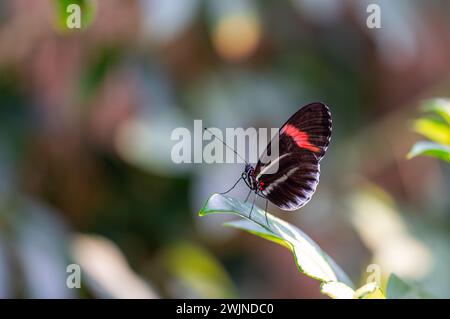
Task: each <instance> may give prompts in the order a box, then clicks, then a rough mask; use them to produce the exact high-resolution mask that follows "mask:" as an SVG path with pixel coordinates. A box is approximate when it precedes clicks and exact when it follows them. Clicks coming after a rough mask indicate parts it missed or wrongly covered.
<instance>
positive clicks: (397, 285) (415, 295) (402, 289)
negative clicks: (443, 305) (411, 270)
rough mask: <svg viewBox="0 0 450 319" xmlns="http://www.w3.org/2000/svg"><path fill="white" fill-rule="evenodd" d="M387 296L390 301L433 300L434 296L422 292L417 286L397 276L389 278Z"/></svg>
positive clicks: (392, 275) (393, 275)
mask: <svg viewBox="0 0 450 319" xmlns="http://www.w3.org/2000/svg"><path fill="white" fill-rule="evenodd" d="M386 295H387V298H388V299H425V298H433V296H432V295H430V294H428V293H426V292H424V291H422V290H421V289H419V288H418V287H417V286H415V285H412V284H410V283H407V282H405V281H404V280H402V279H400V278H399V277H397V276H396V275H395V274H391V276H390V277H389V281H388V285H387V293H386Z"/></svg>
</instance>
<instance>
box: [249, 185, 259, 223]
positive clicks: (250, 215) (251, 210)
mask: <svg viewBox="0 0 450 319" xmlns="http://www.w3.org/2000/svg"><path fill="white" fill-rule="evenodd" d="M256 197H258V193H257V192H255V197H254V198H253V203H252V208H251V209H250V214H249V215H248V218H250V219H252V212H253V207H254V206H255V201H256Z"/></svg>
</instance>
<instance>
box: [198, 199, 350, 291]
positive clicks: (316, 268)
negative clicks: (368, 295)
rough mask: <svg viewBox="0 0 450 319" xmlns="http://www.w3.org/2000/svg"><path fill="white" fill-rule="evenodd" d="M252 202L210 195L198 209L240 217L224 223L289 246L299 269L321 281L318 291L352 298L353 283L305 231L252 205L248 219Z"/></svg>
mask: <svg viewBox="0 0 450 319" xmlns="http://www.w3.org/2000/svg"><path fill="white" fill-rule="evenodd" d="M250 210H251V204H249V203H242V202H241V201H239V200H237V199H234V198H230V197H226V196H222V195H219V194H214V195H212V196H211V197H210V198H209V199H208V201H207V202H206V204H205V205H204V207H203V208H202V209H201V210H200V212H199V215H200V216H206V215H211V214H218V213H221V214H234V215H238V216H240V217H242V218H243V219H241V220H237V221H232V222H228V223H226V224H225V226H228V227H234V228H237V229H242V230H245V231H247V232H249V233H251V234H254V235H256V236H259V237H261V238H264V239H267V240H270V241H272V242H275V243H277V244H280V245H282V246H284V247H286V248H288V249H289V250H290V251H291V252H292V254H293V256H294V260H295V263H296V265H297V268H298V270H299V271H300V272H301V273H303V274H305V275H307V276H309V277H311V278H313V279H316V280H319V281H320V282H322V285H321V291H322V293H324V294H327V295H328V296H330V297H332V298H352V297H353V295H354V293H355V292H354V290H353V288H352V287H353V284H352V282H351V281H350V279H349V278H348V276H347V275H346V274H345V273H344V272H343V271H342V269H341V268H340V267H339V266H338V265H337V264H336V263H335V262H334V261H333V259H331V257H330V256H328V255H327V254H326V253H325V252H324V251H322V249H321V248H320V247H319V246H318V245H317V244H316V243H315V242H314V241H313V240H312V239H311V238H309V237H308V236H307V235H306V234H305V233H304V232H302V231H301V230H300V229H298V228H297V227H295V226H293V225H291V224H289V223H287V222H285V221H283V220H281V219H279V218H277V217H275V216H273V215H271V214H267V218H268V221H269V225H267V223H266V218H265V212H264V211H263V210H261V209H260V208H258V207H254V208H253V211H252V215H251V218H249V214H250Z"/></svg>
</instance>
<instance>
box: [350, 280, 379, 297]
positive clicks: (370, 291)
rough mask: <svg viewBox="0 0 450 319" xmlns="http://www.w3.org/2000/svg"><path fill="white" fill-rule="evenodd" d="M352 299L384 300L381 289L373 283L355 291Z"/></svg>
mask: <svg viewBox="0 0 450 319" xmlns="http://www.w3.org/2000/svg"><path fill="white" fill-rule="evenodd" d="M353 298H354V299H386V297H385V296H384V294H383V292H382V291H381V288H380V287H379V286H378V285H377V284H376V283H375V282H370V283H368V284H365V285H364V286H362V287H361V288H359V289H358V290H356V291H355V294H354V295H353Z"/></svg>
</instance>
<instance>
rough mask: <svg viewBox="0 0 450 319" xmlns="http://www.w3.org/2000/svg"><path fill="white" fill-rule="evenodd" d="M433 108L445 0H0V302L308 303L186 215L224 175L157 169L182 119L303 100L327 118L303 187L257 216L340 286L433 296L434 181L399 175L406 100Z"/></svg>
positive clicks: (406, 144) (240, 242)
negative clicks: (304, 200) (400, 282)
mask: <svg viewBox="0 0 450 319" xmlns="http://www.w3.org/2000/svg"><path fill="white" fill-rule="evenodd" d="M70 3H78V4H80V5H81V8H82V28H81V29H74V30H69V29H67V28H66V27H65V20H66V18H67V12H66V11H65V9H66V6H67V5H68V4H70ZM370 3H377V4H379V5H380V7H381V26H382V27H381V28H379V29H369V28H368V27H367V26H366V19H367V17H368V15H369V14H368V13H367V12H366V9H367V6H368V5H369V4H370ZM449 95H450V3H449V2H447V1H428V2H427V3H426V4H425V3H424V2H422V1H388V0H383V1H375V0H374V1H347V0H291V1H268V0H267V1H256V0H254V1H251V0H227V1H220V0H208V1H206V0H184V1H177V0H141V1H138V0H134V1H120V0H107V1H106V0H103V1H101V0H99V1H70V0H61V1H57V0H55V1H51V0H35V1H26V0H12V1H2V2H0V298H11V297H16V298H17V297H19V298H50V297H56V298H107V297H113V298H132V297H136V298H166V297H170V298H178V297H179V298H192V297H199V298H213V297H216V298H222V297H224V298H226V297H241V298H324V296H322V295H321V294H320V292H319V285H318V283H317V282H316V281H314V280H312V279H310V278H308V277H306V276H304V275H302V274H300V273H299V272H298V271H297V269H296V266H295V263H294V261H293V259H292V256H291V253H290V252H289V251H288V250H287V249H285V248H283V247H281V246H278V245H275V244H273V243H269V242H267V241H264V240H261V239H260V238H257V237H253V236H251V235H249V234H246V233H243V232H239V231H236V230H232V229H228V228H224V227H222V226H221V224H222V222H223V221H224V220H226V219H227V218H226V217H224V216H212V217H204V218H199V217H197V212H198V211H199V209H200V208H201V207H202V205H203V204H204V202H205V201H206V200H207V198H208V197H209V196H210V195H211V194H212V193H214V192H221V191H224V190H226V189H228V188H229V187H230V186H231V185H232V184H233V182H234V181H235V180H236V179H237V178H238V177H239V174H240V173H241V171H242V169H243V166H242V165H239V164H214V165H207V164H182V165H175V164H174V163H173V162H172V161H171V157H170V152H171V149H172V147H173V145H174V144H175V142H174V141H172V140H171V139H170V136H171V132H172V130H173V129H174V128H177V127H186V128H188V129H193V120H194V119H202V120H203V124H204V125H205V126H215V127H219V128H222V129H223V128H226V127H244V128H247V127H257V128H258V127H278V126H280V125H281V124H282V123H283V122H284V121H285V120H286V119H287V118H288V117H289V116H290V115H291V114H292V113H294V112H295V111H296V110H298V108H299V107H300V106H301V105H304V104H307V103H309V102H312V101H323V102H325V103H327V104H328V105H329V106H330V108H331V110H332V114H333V137H332V141H331V146H330V148H329V151H328V153H327V156H326V157H325V159H324V160H323V161H322V168H321V171H322V174H321V182H320V185H319V188H318V190H317V192H316V194H315V195H314V197H313V199H312V200H311V202H310V203H309V204H308V205H307V206H306V207H304V208H302V209H301V211H300V212H298V213H295V214H290V213H283V212H281V211H277V210H276V209H275V208H274V207H271V208H270V210H271V211H272V212H273V213H274V214H276V215H277V216H279V217H281V218H283V219H286V220H288V221H289V222H291V223H293V224H295V225H297V226H298V227H300V228H301V229H302V230H303V231H305V232H306V233H307V234H309V235H310V236H311V237H312V238H313V239H314V240H315V241H316V242H317V243H318V244H319V245H320V246H321V247H322V248H323V249H324V250H325V251H326V252H328V253H329V254H330V255H331V256H332V257H333V258H334V259H335V260H336V262H337V263H338V264H339V265H340V266H341V267H342V268H343V269H344V270H345V271H346V272H347V273H348V274H349V275H350V277H351V278H352V280H353V281H354V283H355V285H357V286H359V285H360V284H361V283H364V282H365V279H366V277H367V276H368V275H370V274H371V272H370V269H372V268H370V267H369V269H368V268H367V267H368V266H369V265H370V264H377V265H379V267H380V269H381V275H382V280H383V281H385V280H386V278H387V277H388V276H389V275H390V273H392V272H395V273H396V274H397V275H399V276H401V277H402V278H404V279H406V280H410V281H412V282H415V283H418V284H420V286H421V287H422V288H423V289H425V290H426V291H428V292H429V293H431V294H433V295H435V296H438V297H444V298H449V297H450V273H449V266H450V254H449V252H450V227H449V226H450V199H449V198H450V196H449V195H450V192H449V183H450V172H449V166H448V164H447V163H445V162H440V161H438V160H435V159H432V158H427V157H418V158H415V159H412V160H407V159H406V154H407V153H408V150H409V149H410V148H411V146H412V145H413V144H414V142H415V141H416V140H418V138H419V137H418V135H417V134H415V133H414V132H413V130H412V128H411V123H412V121H413V120H414V119H415V118H417V117H418V116H419V115H420V112H419V111H418V107H419V104H420V102H421V101H422V100H423V99H427V98H431V97H435V96H449ZM231 195H232V196H235V197H237V198H241V199H242V198H244V197H245V195H246V190H245V187H242V188H237V189H236V190H234V191H233V193H232V194H231ZM72 263H75V264H78V265H80V267H81V271H82V272H81V288H80V289H69V288H68V287H67V286H66V279H67V277H68V276H69V275H70V272H69V273H68V272H67V266H68V265H69V264H72ZM367 270H369V272H368V271H367Z"/></svg>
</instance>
